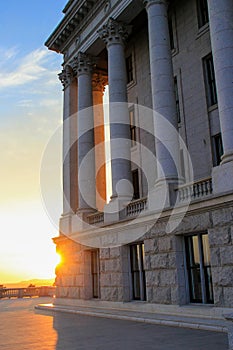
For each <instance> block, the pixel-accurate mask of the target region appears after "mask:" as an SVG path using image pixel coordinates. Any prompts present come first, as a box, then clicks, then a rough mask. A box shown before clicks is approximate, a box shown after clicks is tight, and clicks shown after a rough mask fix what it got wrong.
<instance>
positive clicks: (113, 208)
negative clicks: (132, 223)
mask: <svg viewBox="0 0 233 350" xmlns="http://www.w3.org/2000/svg"><path fill="white" fill-rule="evenodd" d="M131 200H132V197H131V196H124V197H123V196H119V197H113V198H111V200H110V202H109V203H108V204H106V205H105V206H104V223H106V224H110V223H113V222H117V221H119V220H121V219H123V218H124V217H125V215H126V213H125V208H126V207H127V205H128V204H129V203H130V202H131Z"/></svg>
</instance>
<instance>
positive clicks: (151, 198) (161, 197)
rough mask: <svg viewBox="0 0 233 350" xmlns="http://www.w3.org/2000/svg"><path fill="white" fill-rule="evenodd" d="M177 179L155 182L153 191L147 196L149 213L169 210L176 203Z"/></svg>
mask: <svg viewBox="0 0 233 350" xmlns="http://www.w3.org/2000/svg"><path fill="white" fill-rule="evenodd" d="M178 183H179V181H178V179H160V180H158V181H156V183H155V187H154V189H152V191H150V192H149V194H148V208H149V210H150V211H155V210H163V209H166V208H170V207H171V206H172V205H174V204H175V202H176V197H177V195H176V191H175V189H176V188H177V186H178Z"/></svg>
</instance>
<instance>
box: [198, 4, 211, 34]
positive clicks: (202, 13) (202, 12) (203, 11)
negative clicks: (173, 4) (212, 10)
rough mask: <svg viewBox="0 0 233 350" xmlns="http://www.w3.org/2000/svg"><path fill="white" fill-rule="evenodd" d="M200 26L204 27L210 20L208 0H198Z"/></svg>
mask: <svg viewBox="0 0 233 350" xmlns="http://www.w3.org/2000/svg"><path fill="white" fill-rule="evenodd" d="M197 12H198V26H199V28H201V27H203V26H204V25H205V24H206V23H208V22H209V14H208V4H207V0H197Z"/></svg>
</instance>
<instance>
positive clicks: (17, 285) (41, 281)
mask: <svg viewBox="0 0 233 350" xmlns="http://www.w3.org/2000/svg"><path fill="white" fill-rule="evenodd" d="M0 284H1V283H0ZM30 284H33V285H35V286H36V287H40V286H52V285H53V284H54V278H51V279H32V280H28V281H21V282H16V283H3V285H4V287H7V288H26V287H28V286H29V285H30Z"/></svg>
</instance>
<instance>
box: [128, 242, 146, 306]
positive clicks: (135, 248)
mask: <svg viewBox="0 0 233 350" xmlns="http://www.w3.org/2000/svg"><path fill="white" fill-rule="evenodd" d="M144 260H145V252H144V243H137V244H133V245H131V246H130V263H131V281H132V297H133V299H134V300H146V279H145V270H144Z"/></svg>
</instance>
